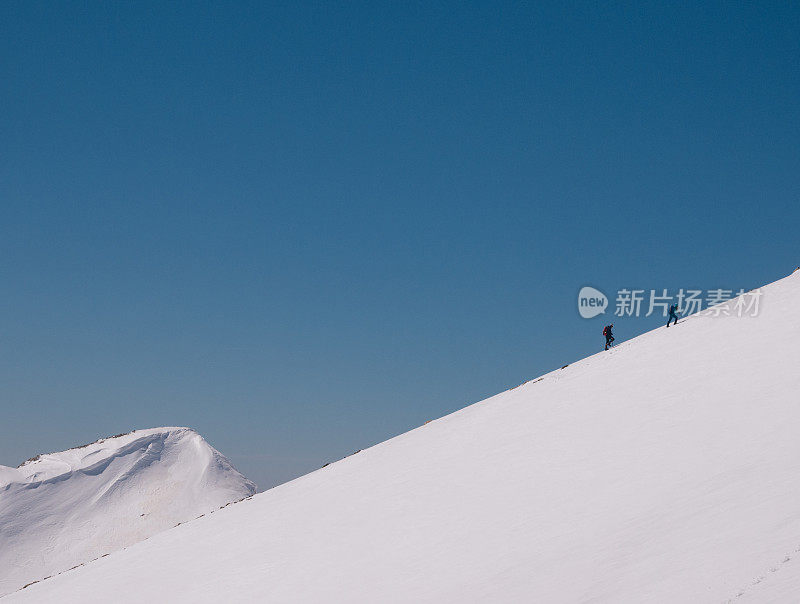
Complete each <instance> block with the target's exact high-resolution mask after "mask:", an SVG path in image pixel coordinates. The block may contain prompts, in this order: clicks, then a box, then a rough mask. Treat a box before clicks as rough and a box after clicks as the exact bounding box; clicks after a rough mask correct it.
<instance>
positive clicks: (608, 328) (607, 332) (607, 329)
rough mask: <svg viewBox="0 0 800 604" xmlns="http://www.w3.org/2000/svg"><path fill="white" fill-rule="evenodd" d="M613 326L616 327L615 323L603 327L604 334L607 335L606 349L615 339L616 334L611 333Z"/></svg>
mask: <svg viewBox="0 0 800 604" xmlns="http://www.w3.org/2000/svg"><path fill="white" fill-rule="evenodd" d="M612 327H614V324H613V323H612V324H611V325H606V326H605V327H604V328H603V335H604V336H605V337H606V350H608V347H609V346H611V343H612V342H613V341H614V334H613V333H611V328H612Z"/></svg>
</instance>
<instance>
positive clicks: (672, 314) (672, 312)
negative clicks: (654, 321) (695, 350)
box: [667, 304, 678, 327]
mask: <svg viewBox="0 0 800 604" xmlns="http://www.w3.org/2000/svg"><path fill="white" fill-rule="evenodd" d="M673 319H675V323H674V324H675V325H677V324H678V305H677V304H673V305H672V306H670V307H669V318H668V319H667V327H669V324H670V323H671V322H672V320H673Z"/></svg>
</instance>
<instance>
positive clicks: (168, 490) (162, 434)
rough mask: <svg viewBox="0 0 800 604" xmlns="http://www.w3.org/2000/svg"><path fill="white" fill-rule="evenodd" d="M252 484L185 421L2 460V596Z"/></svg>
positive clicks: (211, 506)
mask: <svg viewBox="0 0 800 604" xmlns="http://www.w3.org/2000/svg"><path fill="white" fill-rule="evenodd" d="M254 492H255V485H254V484H253V483H252V482H250V481H249V480H247V479H246V478H245V477H244V476H242V475H241V474H239V472H237V471H236V470H235V469H234V468H233V466H232V465H231V464H230V462H229V461H228V460H227V459H226V458H225V457H223V456H222V455H221V454H220V453H219V452H218V451H217V450H216V449H214V448H212V447H211V446H210V445H209V444H208V443H206V441H204V440H203V438H202V437H201V436H200V435H199V434H197V433H196V432H194V431H193V430H190V429H188V428H156V429H153V430H137V431H135V432H131V433H129V434H125V435H122V436H117V437H112V438H106V439H102V440H99V441H97V442H95V443H92V444H90V445H86V446H84V447H78V448H75V449H70V450H68V451H63V452H61V453H50V454H47V455H41V456H40V457H39V458H38V459H36V460H35V461H28V462H26V463H24V464H23V465H22V466H20V467H19V468H8V467H5V466H0V594H6V593H8V592H12V591H15V590H18V589H20V588H21V587H22V586H24V585H25V584H26V583H30V582H31V581H36V580H39V579H43V578H44V577H47V576H49V575H53V574H56V573H58V572H61V571H65V570H67V569H68V568H70V567H73V566H75V565H77V564H81V563H84V562H88V561H90V560H92V559H94V558H98V557H100V556H102V555H104V554H107V553H110V552H113V551H116V550H118V549H120V548H123V547H126V546H128V545H132V544H134V543H136V542H137V541H141V540H143V539H146V538H148V537H150V536H151V535H153V534H155V533H157V532H159V531H163V530H164V529H167V528H172V527H173V526H175V525H176V524H177V523H178V522H185V521H187V520H191V519H193V518H196V517H197V516H199V515H200V514H204V513H207V512H211V511H212V510H216V509H218V508H219V507H220V506H222V505H225V504H226V503H229V502H232V501H237V500H239V499H242V498H243V497H247V496H249V495H252V494H253V493H254ZM106 601H109V600H106Z"/></svg>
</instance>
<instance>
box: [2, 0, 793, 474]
mask: <svg viewBox="0 0 800 604" xmlns="http://www.w3.org/2000/svg"><path fill="white" fill-rule="evenodd" d="M289 4H291V6H278V5H276V4H275V5H273V4H271V3H261V2H258V3H198V2H191V3H179V2H174V3H144V2H142V3H135V4H131V3H88V4H87V3H70V2H65V3H58V4H52V3H23V2H14V3H12V2H7V3H3V4H2V6H0V70H1V71H0V75H2V82H3V84H2V87H0V101H1V102H2V111H0V154H1V159H2V161H1V162H0V203H1V204H2V220H1V221H0V275H1V276H2V280H3V283H4V286H5V287H4V289H3V291H4V295H3V297H2V299H1V300H0V308H2V310H3V312H2V318H1V319H0V321H2V322H1V323H0V343H1V345H0V380H1V381H2V384H3V387H2V391H0V397H2V398H0V411H1V412H2V418H3V420H4V421H3V422H2V428H0V431H1V432H0V463H1V464H4V465H17V464H18V463H19V462H20V461H22V460H23V459H25V458H27V457H30V456H32V455H34V454H36V453H40V452H43V451H51V450H59V449H63V448H66V447H69V446H72V445H77V444H82V443H84V442H88V441H91V440H95V439H96V438H98V437H100V436H104V435H108V434H114V433H118V432H123V431H127V430H130V429H132V428H147V427H154V426H158V425H188V426H191V427H194V428H196V429H197V430H198V431H200V432H201V433H202V434H203V435H204V436H205V437H206V438H207V439H208V440H209V441H210V442H211V443H212V444H213V445H215V446H216V447H217V448H219V449H220V450H221V451H223V452H224V453H225V454H227V455H228V456H229V457H230V458H231V459H232V460H233V461H234V463H235V464H236V465H237V466H238V467H239V468H240V469H241V470H242V471H243V472H245V473H246V474H247V475H248V476H250V477H252V478H253V479H254V480H255V481H256V482H258V483H259V484H260V485H261V486H262V487H268V486H271V485H273V484H275V483H278V482H281V481H283V480H286V479H288V478H291V477H293V476H296V475H299V474H302V473H305V472H307V471H310V470H312V469H315V468H317V467H319V466H321V465H322V464H324V463H326V462H328V461H332V460H335V459H337V458H339V457H342V456H344V455H346V454H348V453H351V452H353V451H355V450H356V449H360V448H363V447H366V446H369V445H371V444H374V443H376V442H379V441H381V440H384V439H386V438H388V437H390V436H392V435H395V434H398V433H401V432H403V431H406V430H408V429H411V428H413V427H415V426H417V425H420V424H422V423H424V422H425V421H427V420H429V419H432V418H435V417H439V416H441V415H443V414H446V413H448V412H451V411H453V410H455V409H458V408H460V407H463V406H464V405H466V404H468V403H470V402H474V401H477V400H479V399H482V398H485V397H487V396H489V395H492V394H495V393H496V392H498V391H501V390H504V389H506V388H508V387H511V386H515V385H517V384H518V383H520V382H522V381H524V380H526V379H530V378H532V377H535V376H537V375H539V374H541V373H544V372H546V371H548V370H551V369H553V368H556V367H560V366H561V365H563V364H564V363H567V362H571V361H574V360H576V359H579V358H582V357H584V356H586V355H588V354H591V353H594V352H596V351H597V350H598V349H599V348H600V347H601V346H602V336H601V335H600V332H601V330H602V325H603V322H604V317H602V316H601V317H598V318H595V319H591V320H585V319H581V318H580V317H579V315H578V313H577V308H576V300H575V297H576V295H577V292H578V290H579V289H580V287H582V286H583V285H593V286H595V287H599V288H600V289H602V290H603V291H606V292H609V293H610V292H613V291H615V290H616V289H617V288H620V287H628V288H632V287H640V288H643V289H650V288H655V289H660V288H679V287H697V288H713V287H723V288H736V289H738V288H740V287H744V288H750V287H756V286H759V285H762V284H764V283H767V282H770V281H774V280H775V279H777V278H780V277H782V276H784V275H786V274H788V273H789V272H790V271H791V270H792V269H793V268H794V267H795V266H797V265H798V264H800V254H798V249H797V240H798V239H797V226H798V224H800V209H798V207H800V206H799V205H798V197H799V194H800V170H798V167H799V166H800V144H798V141H800V105H798V103H797V99H798V98H800V63H798V61H797V57H798V56H800V37H798V36H797V33H796V32H797V31H798V28H799V27H800V8H798V7H797V6H796V5H795V6H791V5H790V4H784V5H780V6H778V5H773V6H768V7H765V6H757V5H740V4H733V3H694V4H692V5H690V4H684V3H680V4H676V3H668V4H666V3H630V4H619V3H613V4H607V5H600V4H596V3H574V4H567V3H561V2H554V3H537V4H536V5H535V6H529V5H527V4H518V3H499V2H487V3H470V4H468V5H464V4H455V3H429V2H421V3H411V2H403V3H396V4H384V3H346V4H334V3H289ZM764 302H765V303H768V301H766V300H765V301H764ZM660 322H661V319H660V318H656V317H651V318H649V319H645V318H638V319H633V318H631V319H620V320H616V321H615V324H616V326H617V329H616V333H617V336H618V338H620V339H625V338H626V337H630V336H633V335H636V334H638V333H641V332H642V331H644V330H647V329H651V328H653V327H655V326H657V325H658V324H659V323H660Z"/></svg>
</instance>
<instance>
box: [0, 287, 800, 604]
mask: <svg viewBox="0 0 800 604" xmlns="http://www.w3.org/2000/svg"><path fill="white" fill-rule="evenodd" d="M763 292H764V293H763V297H762V298H761V308H762V310H761V314H760V315H759V316H758V317H744V318H736V317H718V318H714V317H706V316H702V317H701V316H693V317H690V318H688V319H686V320H683V321H681V323H679V324H678V326H676V327H670V328H669V329H665V328H663V327H662V328H659V329H657V330H654V331H652V332H649V333H646V334H644V335H642V336H640V337H638V338H636V339H634V340H631V341H628V342H622V343H621V344H620V345H619V346H617V347H616V348H614V349H612V350H611V351H609V352H601V353H598V354H596V355H594V356H591V357H589V358H587V359H584V360H583V361H580V362H577V363H573V364H571V365H569V366H568V367H566V368H565V369H563V370H558V371H554V372H552V373H549V374H547V375H545V376H543V377H542V378H540V379H537V380H532V381H530V382H528V383H526V384H524V385H522V386H520V387H518V388H514V389H512V390H509V391H507V392H503V393H501V394H499V395H497V396H494V397H492V398H490V399H487V400H485V401H483V402H480V403H477V404H474V405H472V406H469V407H467V408H465V409H462V410H461V411H459V412H457V413H454V414H452V415H449V416H447V417H444V418H441V419H439V420H436V421H433V422H430V423H428V424H426V425H424V426H422V427H420V428H418V429H416V430H413V431H411V432H408V433H406V434H403V435H401V436H398V437H396V438H394V439H391V440H389V441H387V442H384V443H382V444H379V445H377V446H375V447H372V448H370V449H367V450H365V451H362V452H360V453H358V454H356V455H353V456H351V457H348V458H346V459H344V460H343V461H340V462H338V463H335V464H331V465H329V466H327V467H325V468H323V469H321V470H318V471H316V472H313V473H311V474H309V475H307V476H304V477H302V478H299V479H297V480H294V481H292V482H289V483H287V484H284V485H282V486H280V487H277V488H275V489H272V490H270V491H267V492H265V493H262V494H259V495H257V496H255V497H253V498H251V499H248V500H245V501H243V502H241V503H238V504H235V505H231V506H229V507H227V508H225V509H223V510H220V511H219V512H216V513H214V514H211V515H206V516H205V517H203V518H200V519H198V520H194V521H192V522H189V523H187V524H184V525H181V526H179V527H177V528H175V529H171V530H168V531H164V532H162V533H159V534H158V535H156V536H154V537H152V538H151V539H149V540H147V541H145V542H142V543H138V544H136V545H135V546H133V547H130V548H128V549H126V550H125V551H121V552H117V553H115V554H112V555H111V556H108V557H106V558H102V559H100V560H97V561H95V562H92V563H90V564H87V565H86V566H84V567H81V568H78V569H75V570H73V571H70V572H67V573H64V574H62V575H59V576H57V577H55V578H53V579H49V580H46V581H42V582H40V583H37V584H36V585H32V586H31V587H29V588H27V589H25V590H23V591H20V592H16V593H14V594H11V595H9V596H6V598H5V599H3V600H2V602H3V604H6V602H8V604H12V603H26V602H37V603H40V602H63V601H70V602H98V603H99V602H107V601H109V598H110V597H111V596H112V595H113V599H114V601H115V602H138V601H157V600H158V601H161V600H166V601H171V602H280V603H282V602H292V603H295V602H301V603H302V602H364V603H367V602H370V603H374V602H381V603H385V602H437V603H441V602H448V603H449V602H454V603H455V602H459V603H460V602H547V603H558V602H727V601H741V602H764V601H779V602H790V601H791V602H797V601H800V581H798V580H794V579H796V578H800V573H798V568H800V554H797V553H795V552H797V550H798V549H800V394H799V393H800V372H798V367H800V338H799V337H798V336H800V312H798V310H797V307H798V300H800V273H796V274H794V275H792V276H790V277H787V278H786V279H783V280H781V281H778V282H776V283H774V284H772V285H769V286H767V287H765V288H764V289H763ZM591 325H594V324H591ZM587 326H590V324H588V323H587ZM595 327H596V326H595ZM619 335H623V334H619ZM598 344H600V342H599V341H598ZM792 557H795V558H797V560H791V558H792ZM786 558H789V561H787V562H782V561H783V560H784V559H786ZM772 569H774V570H772ZM793 573H794V574H793ZM782 577H784V578H782ZM770 586H772V587H770ZM768 590H769V591H768ZM740 594H741V595H740ZM771 598H774V600H773V599H771Z"/></svg>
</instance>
